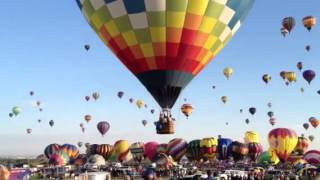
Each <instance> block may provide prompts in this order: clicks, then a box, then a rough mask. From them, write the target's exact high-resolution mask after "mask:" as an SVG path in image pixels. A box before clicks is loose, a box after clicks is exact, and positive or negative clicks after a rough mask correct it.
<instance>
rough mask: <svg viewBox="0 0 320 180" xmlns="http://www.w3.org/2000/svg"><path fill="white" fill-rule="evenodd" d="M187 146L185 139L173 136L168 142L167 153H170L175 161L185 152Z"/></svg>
mask: <svg viewBox="0 0 320 180" xmlns="http://www.w3.org/2000/svg"><path fill="white" fill-rule="evenodd" d="M187 148H188V143H187V141H185V140H183V139H180V138H175V139H172V140H171V141H170V142H169V143H168V151H167V153H168V155H170V156H171V157H172V158H173V159H174V160H175V161H180V159H181V158H182V157H183V156H184V155H185V154H186V152H187Z"/></svg>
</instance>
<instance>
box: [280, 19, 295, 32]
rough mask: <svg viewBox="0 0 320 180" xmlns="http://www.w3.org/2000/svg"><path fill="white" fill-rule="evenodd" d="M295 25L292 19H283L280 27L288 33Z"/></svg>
mask: <svg viewBox="0 0 320 180" xmlns="http://www.w3.org/2000/svg"><path fill="white" fill-rule="evenodd" d="M295 25H296V21H295V19H294V18H293V17H285V18H283V20H282V26H283V27H284V28H285V29H286V30H288V31H289V33H290V32H291V30H292V29H293V28H294V26H295Z"/></svg>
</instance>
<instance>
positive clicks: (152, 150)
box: [144, 141, 159, 161]
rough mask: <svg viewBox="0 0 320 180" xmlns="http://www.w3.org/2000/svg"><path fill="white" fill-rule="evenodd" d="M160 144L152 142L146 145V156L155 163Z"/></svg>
mask: <svg viewBox="0 0 320 180" xmlns="http://www.w3.org/2000/svg"><path fill="white" fill-rule="evenodd" d="M158 145H159V144H158V143H157V142H154V141H151V142H147V143H145V144H144V154H145V155H146V157H147V158H148V159H149V160H150V161H153V160H154V158H155V156H156V154H157V148H158Z"/></svg>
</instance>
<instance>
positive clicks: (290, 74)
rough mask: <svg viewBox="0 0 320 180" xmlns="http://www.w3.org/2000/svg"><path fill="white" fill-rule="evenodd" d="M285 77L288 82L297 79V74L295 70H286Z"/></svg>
mask: <svg viewBox="0 0 320 180" xmlns="http://www.w3.org/2000/svg"><path fill="white" fill-rule="evenodd" d="M285 77H286V79H287V80H288V82H290V83H292V82H293V81H297V74H296V73H295V72H286V73H285Z"/></svg>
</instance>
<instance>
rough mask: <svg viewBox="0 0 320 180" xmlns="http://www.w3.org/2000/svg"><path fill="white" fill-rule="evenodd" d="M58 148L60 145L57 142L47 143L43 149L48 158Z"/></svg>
mask: <svg viewBox="0 0 320 180" xmlns="http://www.w3.org/2000/svg"><path fill="white" fill-rule="evenodd" d="M59 150H60V145H59V144H49V145H48V146H47V147H46V148H45V149H44V155H46V157H47V158H48V159H49V158H50V156H51V155H52V154H53V153H55V152H57V151H59Z"/></svg>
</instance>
